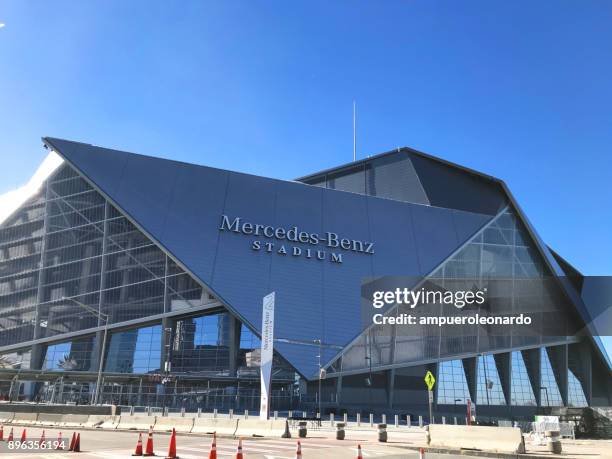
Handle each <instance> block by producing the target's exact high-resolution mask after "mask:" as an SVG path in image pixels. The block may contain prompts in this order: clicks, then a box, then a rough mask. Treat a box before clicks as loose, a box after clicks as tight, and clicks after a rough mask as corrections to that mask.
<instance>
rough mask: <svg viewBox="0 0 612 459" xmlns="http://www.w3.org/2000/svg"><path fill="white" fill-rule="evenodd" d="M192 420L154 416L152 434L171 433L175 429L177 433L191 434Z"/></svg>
mask: <svg viewBox="0 0 612 459" xmlns="http://www.w3.org/2000/svg"><path fill="white" fill-rule="evenodd" d="M194 420H195V419H194V418H175V417H172V418H169V417H161V416H155V425H154V426H153V431H154V432H172V429H173V428H174V429H176V431H177V432H191V429H193V422H194Z"/></svg>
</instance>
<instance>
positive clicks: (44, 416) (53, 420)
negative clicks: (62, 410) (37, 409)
mask: <svg viewBox="0 0 612 459" xmlns="http://www.w3.org/2000/svg"><path fill="white" fill-rule="evenodd" d="M62 416H65V415H62V414H56V413H40V414H39V415H38V418H37V419H36V422H35V423H34V424H35V425H37V426H59V425H60V423H61V422H62Z"/></svg>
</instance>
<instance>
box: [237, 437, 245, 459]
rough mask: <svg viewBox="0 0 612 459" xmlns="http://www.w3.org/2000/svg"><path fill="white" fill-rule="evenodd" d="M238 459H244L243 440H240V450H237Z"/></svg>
mask: <svg viewBox="0 0 612 459" xmlns="http://www.w3.org/2000/svg"><path fill="white" fill-rule="evenodd" d="M236 459H244V458H243V457H242V438H241V439H240V440H238V449H237V450H236Z"/></svg>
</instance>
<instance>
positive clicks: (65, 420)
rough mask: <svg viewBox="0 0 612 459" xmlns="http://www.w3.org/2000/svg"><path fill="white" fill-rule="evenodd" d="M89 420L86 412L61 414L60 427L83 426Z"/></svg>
mask: <svg viewBox="0 0 612 459" xmlns="http://www.w3.org/2000/svg"><path fill="white" fill-rule="evenodd" d="M87 421H89V416H88V415H86V414H62V419H61V421H60V425H61V426H62V427H84V426H85V425H86V424H87Z"/></svg>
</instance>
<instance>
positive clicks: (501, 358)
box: [493, 352, 512, 406]
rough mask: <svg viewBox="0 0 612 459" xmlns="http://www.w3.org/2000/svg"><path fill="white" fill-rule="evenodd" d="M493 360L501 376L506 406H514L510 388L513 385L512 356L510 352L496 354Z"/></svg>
mask: <svg viewBox="0 0 612 459" xmlns="http://www.w3.org/2000/svg"><path fill="white" fill-rule="evenodd" d="M493 358H494V360H495V366H497V372H498V374H499V379H500V382H501V386H502V391H503V392H504V397H505V399H506V405H507V406H510V405H511V404H512V392H511V387H510V385H511V383H512V357H511V354H510V353H509V352H504V353H502V354H494V355H493Z"/></svg>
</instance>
